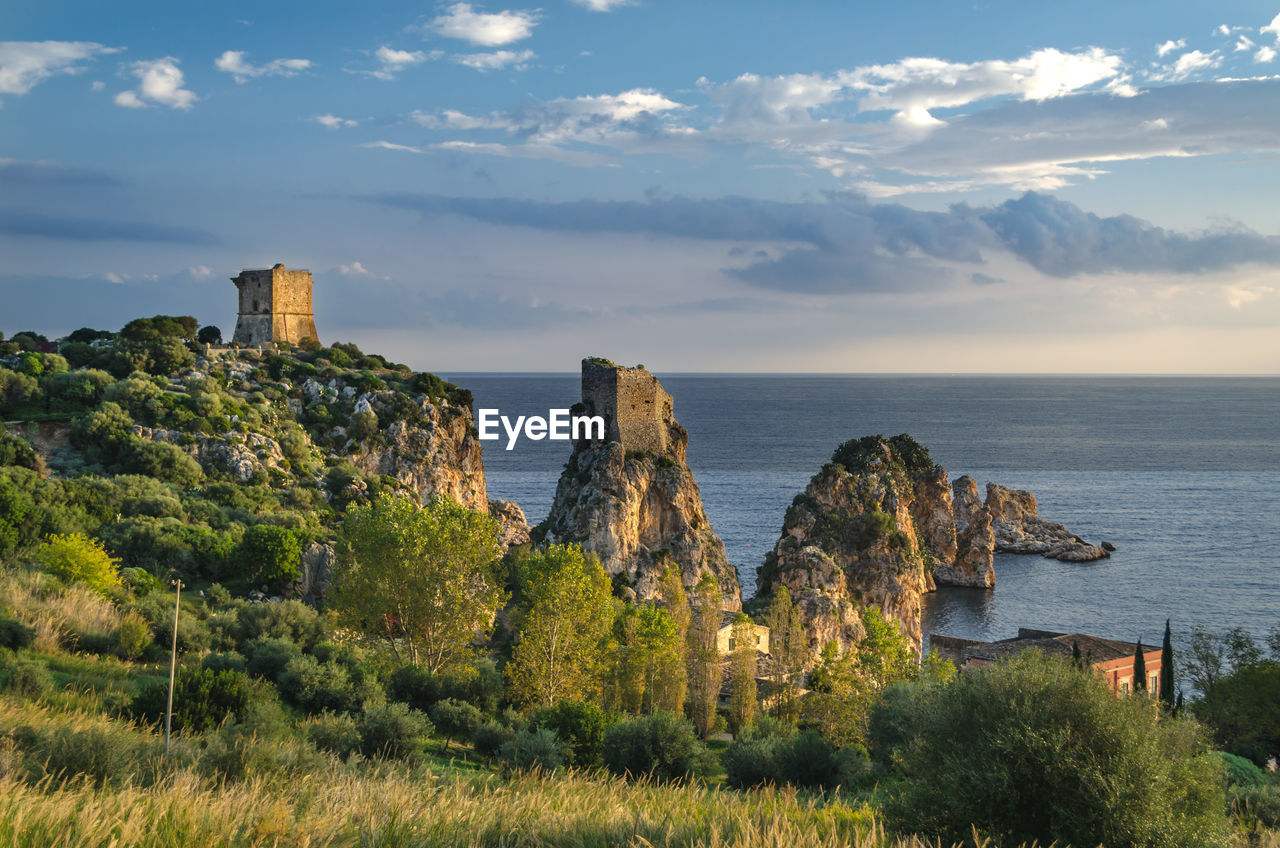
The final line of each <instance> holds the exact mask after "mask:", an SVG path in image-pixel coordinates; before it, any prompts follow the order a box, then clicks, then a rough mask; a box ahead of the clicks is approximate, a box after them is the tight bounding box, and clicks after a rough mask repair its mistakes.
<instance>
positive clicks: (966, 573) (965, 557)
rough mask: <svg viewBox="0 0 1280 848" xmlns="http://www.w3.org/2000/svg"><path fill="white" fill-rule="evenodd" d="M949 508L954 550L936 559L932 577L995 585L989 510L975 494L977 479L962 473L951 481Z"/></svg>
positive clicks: (947, 582) (986, 586) (955, 583)
mask: <svg viewBox="0 0 1280 848" xmlns="http://www.w3.org/2000/svg"><path fill="white" fill-rule="evenodd" d="M951 510H952V515H953V517H954V523H955V536H956V550H955V556H954V557H953V558H952V560H951V561H950V562H940V563H939V565H938V567H937V568H935V569H934V572H933V578H934V580H936V581H937V582H938V583H939V584H940V585H949V586H970V587H973V588H975V589H990V588H991V587H993V586H995V585H996V569H995V556H994V552H995V541H996V539H995V531H994V530H992V528H991V513H989V512H988V511H987V507H986V505H985V504H984V503H983V502H982V500H981V499H980V498H979V497H978V483H977V481H975V480H974V479H973V478H972V477H969V476H968V475H965V476H963V477H957V478H956V480H955V482H954V483H952V484H951Z"/></svg>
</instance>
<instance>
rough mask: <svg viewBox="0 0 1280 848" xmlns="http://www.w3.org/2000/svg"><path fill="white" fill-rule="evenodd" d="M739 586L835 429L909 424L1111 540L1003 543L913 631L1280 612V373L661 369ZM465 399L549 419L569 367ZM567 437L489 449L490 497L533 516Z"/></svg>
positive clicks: (500, 382) (479, 384) (1253, 624)
mask: <svg viewBox="0 0 1280 848" xmlns="http://www.w3.org/2000/svg"><path fill="white" fill-rule="evenodd" d="M659 377H660V379H661V380H662V385H663V386H664V387H665V388H666V389H667V391H669V392H670V393H671V395H672V396H673V397H674V399H675V405H676V417H677V418H678V419H679V420H680V422H681V424H683V425H684V426H685V428H686V429H687V430H688V431H689V465H690V467H691V468H692V470H693V473H694V476H695V478H696V479H697V481H698V485H699V487H700V488H701V491H702V499H703V503H704V505H705V506H706V510H707V514H708V516H709V518H710V519H711V522H712V524H713V525H714V527H715V529H716V531H717V532H718V533H719V535H720V537H721V538H722V539H724V543H725V548H726V550H727V552H728V554H729V559H730V561H732V562H733V564H734V565H735V566H737V568H738V574H739V577H740V579H741V581H742V584H743V590H744V594H746V595H750V594H751V593H752V592H753V590H754V587H755V571H756V568H757V567H758V566H759V565H760V563H761V562H762V560H763V558H764V555H765V553H766V552H767V551H768V550H770V548H771V547H772V546H773V544H774V543H775V542H776V541H777V538H778V534H779V532H780V530H781V525H782V516H783V513H784V512H785V510H786V507H787V505H788V504H789V503H790V502H791V499H792V498H793V497H794V496H795V495H796V494H797V493H798V492H800V491H801V490H802V489H803V488H804V486H805V484H806V483H807V482H808V480H809V477H810V476H812V474H813V473H814V472H815V471H816V470H817V469H818V468H819V467H820V466H821V464H822V463H823V462H825V461H826V460H828V459H829V458H830V456H831V453H832V451H833V450H834V449H835V447H836V445H838V444H839V443H840V442H842V441H844V440H846V439H850V438H855V437H858V436H863V435H867V434H871V433H884V434H886V435H892V434H896V433H904V432H905V433H910V434H911V435H912V436H914V437H915V438H916V439H917V440H919V441H920V442H921V443H922V444H924V445H926V446H927V447H928V448H929V450H930V452H931V454H932V456H933V458H934V459H935V460H936V461H937V462H939V463H941V464H942V465H943V467H945V468H946V469H947V471H948V472H949V473H950V475H951V477H952V479H954V478H955V477H957V476H959V475H960V474H970V475H972V476H973V477H975V478H976V479H977V480H978V481H979V485H980V486H982V485H984V484H985V483H986V481H988V480H993V481H996V482H999V483H1003V484H1005V485H1009V486H1014V487H1017V488H1023V489H1029V490H1030V491H1032V492H1034V493H1035V495H1036V497H1037V499H1038V500H1039V502H1040V513H1041V515H1043V516H1044V517H1046V518H1048V519H1051V520H1054V521H1060V522H1062V523H1063V524H1066V525H1067V526H1068V527H1069V528H1071V529H1072V530H1073V531H1075V532H1077V533H1079V534H1080V535H1081V536H1083V537H1084V538H1086V539H1089V540H1091V541H1097V540H1101V539H1105V540H1107V541H1110V542H1112V543H1114V544H1115V545H1116V547H1117V549H1118V550H1117V551H1116V553H1115V554H1114V555H1113V556H1112V558H1111V559H1109V560H1102V561H1100V562H1097V563H1090V564H1071V563H1062V562H1057V561H1056V560H1047V559H1044V558H1042V557H1038V556H1013V555H999V556H997V558H996V588H995V589H994V590H991V591H981V590H973V589H953V588H951V589H948V588H944V589H940V590H939V591H938V592H936V593H935V594H933V595H931V596H930V597H929V599H928V602H927V607H926V613H925V615H926V620H925V623H924V629H925V632H926V633H928V632H931V631H932V632H939V633H946V634H949V635H955V636H967V637H970V638H981V639H992V638H1003V637H1006V636H1012V635H1014V634H1015V633H1016V632H1017V629H1018V628H1019V627H1035V628H1044V629H1055V630H1067V631H1072V630H1079V631H1083V632H1089V633H1094V634H1097V635H1100V636H1110V637H1113V638H1120V639H1137V638H1142V639H1143V641H1144V642H1147V643H1151V642H1154V641H1156V640H1158V639H1159V638H1160V635H1161V633H1162V632H1163V628H1164V621H1165V618H1172V619H1173V622H1174V627H1175V631H1179V632H1180V633H1185V632H1186V631H1187V630H1189V629H1190V627H1191V626H1192V625H1201V626H1205V627H1209V628H1211V629H1225V628H1228V627H1235V626H1241V627H1245V628H1246V629H1248V630H1250V631H1252V632H1254V633H1256V634H1258V635H1262V634H1264V633H1265V632H1267V631H1268V630H1270V629H1271V628H1272V627H1275V626H1277V625H1280V378H1226V377H1222V378H1192V377H1186V378H1184V377H902V376H826V375H791V376H778V375H687V374H681V375H659ZM449 379H451V380H453V381H454V382H457V383H459V384H460V385H463V386H466V387H467V388H469V389H471V390H472V392H473V393H474V395H475V398H476V406H477V407H493V408H497V409H499V410H501V411H502V413H503V414H505V415H509V416H514V415H534V414H541V415H545V414H546V410H547V409H549V408H555V407H568V406H570V405H571V404H572V403H574V402H575V401H577V400H578V398H579V378H578V375H577V374H453V375H449ZM568 454H569V447H568V443H567V442H546V441H543V442H530V441H527V440H521V441H520V442H519V443H518V444H517V445H516V447H515V449H514V450H512V451H505V450H503V449H502V445H501V444H499V443H496V442H487V443H486V447H485V468H486V473H487V478H488V487H489V495H490V497H494V498H508V499H511V500H514V501H517V502H518V503H520V505H521V506H522V507H523V508H524V510H525V512H526V513H527V514H528V516H529V521H530V523H535V522H537V521H539V520H541V519H542V518H543V517H545V515H546V513H547V510H548V509H549V508H550V505H551V499H552V496H553V494H554V492H555V485H556V480H557V478H558V476H559V471H560V468H561V467H562V466H563V464H564V462H565V460H566V459H567V458H568Z"/></svg>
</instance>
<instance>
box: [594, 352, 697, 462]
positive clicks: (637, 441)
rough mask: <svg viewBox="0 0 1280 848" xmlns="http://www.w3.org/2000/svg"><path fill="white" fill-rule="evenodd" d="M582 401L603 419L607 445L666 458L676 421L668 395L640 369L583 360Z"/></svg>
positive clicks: (646, 372)
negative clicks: (671, 432) (671, 431)
mask: <svg viewBox="0 0 1280 848" xmlns="http://www.w3.org/2000/svg"><path fill="white" fill-rule="evenodd" d="M582 400H583V403H584V404H585V405H586V406H587V408H588V409H590V410H591V411H592V412H594V413H595V414H596V415H602V416H604V421H605V436H604V437H605V440H606V441H609V442H621V443H622V445H623V446H624V447H626V448H627V450H632V451H648V452H649V453H652V454H654V455H656V456H663V455H665V454H666V453H667V449H668V448H669V447H670V446H671V444H670V443H671V434H670V429H671V425H672V423H673V422H674V421H675V414H674V404H673V403H672V400H671V395H669V394H667V393H666V391H664V390H663V388H662V386H661V385H659V384H658V379H657V378H656V377H654V376H653V375H652V374H650V373H649V372H648V371H646V370H645V369H644V368H643V367H638V368H624V367H621V366H618V365H614V364H613V363H607V364H606V362H605V361H603V360H593V359H584V360H582ZM677 426H678V425H677Z"/></svg>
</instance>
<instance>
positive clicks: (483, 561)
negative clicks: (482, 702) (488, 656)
mask: <svg viewBox="0 0 1280 848" xmlns="http://www.w3.org/2000/svg"><path fill="white" fill-rule="evenodd" d="M338 547H339V559H340V563H341V567H340V568H338V569H337V574H336V576H335V579H334V583H333V586H332V588H331V590H330V597H331V599H332V604H333V607H334V609H336V610H337V611H338V615H339V619H340V620H341V621H343V622H344V623H345V624H346V625H347V626H349V627H352V628H353V629H355V630H358V631H359V632H362V633H364V634H365V635H366V636H369V637H371V638H377V639H382V640H384V641H385V642H386V643H387V644H388V645H389V646H390V648H391V649H392V651H393V652H394V653H395V654H396V655H397V656H403V657H404V658H405V659H407V660H408V661H409V662H410V663H413V664H415V665H416V664H421V665H423V666H424V667H426V669H427V670H428V671H430V672H431V673H432V674H435V673H438V672H441V671H445V670H449V669H454V668H468V667H470V666H471V665H473V664H474V662H475V658H476V648H475V642H476V640H477V637H479V636H480V635H481V634H482V633H484V632H485V631H487V630H488V629H489V628H490V627H492V626H493V619H494V616H495V615H496V613H497V611H498V609H500V608H501V606H502V604H503V602H504V601H505V598H506V593H505V592H503V590H502V587H501V586H500V585H499V582H498V578H497V574H496V569H497V564H498V560H499V557H500V555H501V552H500V548H499V546H498V527H497V523H496V522H494V521H493V519H491V518H489V516H487V515H481V514H480V513H478V512H473V511H471V510H469V509H466V508H465V507H463V506H462V505H460V504H458V503H457V502H456V501H453V500H451V499H449V498H444V497H436V498H433V499H432V500H431V502H430V503H429V504H428V505H427V507H426V508H425V509H424V508H422V507H420V506H419V505H418V504H417V503H416V502H415V501H413V500H412V499H410V498H405V497H399V496H394V495H388V494H381V495H378V496H377V497H376V498H374V499H373V501H372V502H371V503H368V504H354V505H352V506H351V508H350V509H348V510H347V517H346V522H345V524H344V526H343V529H342V534H341V537H340V540H339V546H338Z"/></svg>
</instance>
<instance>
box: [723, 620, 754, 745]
mask: <svg viewBox="0 0 1280 848" xmlns="http://www.w3.org/2000/svg"><path fill="white" fill-rule="evenodd" d="M732 633H733V650H732V652H730V654H729V687H730V691H731V693H732V694H731V695H730V697H729V727H730V729H731V730H733V732H734V733H739V732H740V731H741V730H742V728H744V727H749V726H750V725H751V723H752V722H753V721H755V718H756V701H757V693H756V626H755V622H754V621H752V620H751V619H750V618H748V617H747V616H746V615H744V614H742V613H738V615H737V616H736V617H735V618H734V620H733V631H732Z"/></svg>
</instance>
